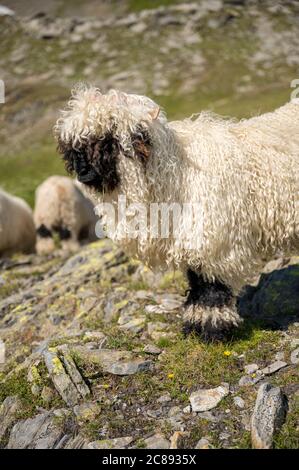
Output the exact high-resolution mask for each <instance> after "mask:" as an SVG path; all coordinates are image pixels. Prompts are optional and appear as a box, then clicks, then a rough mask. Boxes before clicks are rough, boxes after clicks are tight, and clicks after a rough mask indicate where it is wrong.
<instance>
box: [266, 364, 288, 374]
mask: <svg viewBox="0 0 299 470" xmlns="http://www.w3.org/2000/svg"><path fill="white" fill-rule="evenodd" d="M287 365H288V364H287V363H286V362H284V361H275V362H273V364H270V365H269V366H267V367H265V368H264V369H262V370H261V372H262V374H264V375H270V374H274V373H275V372H277V371H278V370H280V369H282V368H283V367H286V366H287Z"/></svg>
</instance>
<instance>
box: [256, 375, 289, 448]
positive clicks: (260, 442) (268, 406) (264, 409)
mask: <svg viewBox="0 0 299 470" xmlns="http://www.w3.org/2000/svg"><path fill="white" fill-rule="evenodd" d="M287 410H288V402H287V398H286V396H285V395H284V394H283V393H282V391H281V389H280V388H279V387H273V386H272V385H270V384H269V383H264V384H262V385H261V386H260V388H259V390H258V394H257V398H256V402H255V407H254V411H253V414H252V417H251V442H252V447H253V448H254V449H271V448H272V445H273V436H274V434H275V432H277V431H278V430H279V429H280V427H281V426H282V424H283V423H284V421H285V418H286V414H287Z"/></svg>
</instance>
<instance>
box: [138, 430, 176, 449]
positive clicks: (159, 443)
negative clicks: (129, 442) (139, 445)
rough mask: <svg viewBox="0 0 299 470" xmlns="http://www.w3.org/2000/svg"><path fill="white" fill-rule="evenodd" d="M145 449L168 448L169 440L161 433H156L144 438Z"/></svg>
mask: <svg viewBox="0 0 299 470" xmlns="http://www.w3.org/2000/svg"><path fill="white" fill-rule="evenodd" d="M144 443H145V448H146V449H169V447H170V442H169V441H168V440H167V439H166V438H165V436H164V435H163V434H160V433H157V434H154V435H153V436H150V437H148V438H147V439H144Z"/></svg>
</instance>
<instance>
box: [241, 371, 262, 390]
mask: <svg viewBox="0 0 299 470" xmlns="http://www.w3.org/2000/svg"><path fill="white" fill-rule="evenodd" d="M262 378H263V374H262V373H261V371H257V372H256V374H254V376H250V375H245V376H243V377H241V378H240V380H239V386H240V387H249V386H251V385H255V384H256V383H258V382H259V381H260V380H261V379H262Z"/></svg>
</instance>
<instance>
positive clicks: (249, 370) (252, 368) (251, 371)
mask: <svg viewBox="0 0 299 470" xmlns="http://www.w3.org/2000/svg"><path fill="white" fill-rule="evenodd" d="M258 368H259V366H258V365H257V364H247V365H246V366H245V367H244V371H245V372H246V374H249V375H250V374H254V372H256V371H257V370H258Z"/></svg>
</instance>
